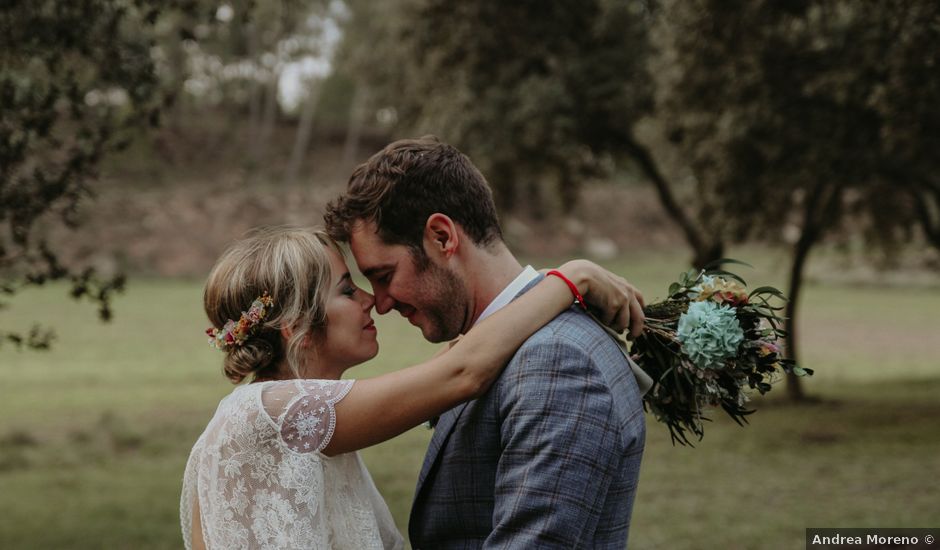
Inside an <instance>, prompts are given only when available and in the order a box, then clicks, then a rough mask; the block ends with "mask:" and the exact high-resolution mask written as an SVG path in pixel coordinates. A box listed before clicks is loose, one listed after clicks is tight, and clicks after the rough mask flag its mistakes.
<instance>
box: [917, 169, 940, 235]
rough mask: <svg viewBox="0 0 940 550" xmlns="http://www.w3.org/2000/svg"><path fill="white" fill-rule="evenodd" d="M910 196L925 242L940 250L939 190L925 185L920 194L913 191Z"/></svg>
mask: <svg viewBox="0 0 940 550" xmlns="http://www.w3.org/2000/svg"><path fill="white" fill-rule="evenodd" d="M911 195H912V198H913V200H914V207H915V209H916V210H917V216H918V218H919V219H920V225H921V228H922V229H923V230H924V236H925V237H926V238H927V242H929V243H930V244H931V245H933V247H934V248H938V249H940V189H937V188H934V187H932V186H930V185H929V184H925V185H923V190H922V192H918V190H914V191H913V192H912V193H911Z"/></svg>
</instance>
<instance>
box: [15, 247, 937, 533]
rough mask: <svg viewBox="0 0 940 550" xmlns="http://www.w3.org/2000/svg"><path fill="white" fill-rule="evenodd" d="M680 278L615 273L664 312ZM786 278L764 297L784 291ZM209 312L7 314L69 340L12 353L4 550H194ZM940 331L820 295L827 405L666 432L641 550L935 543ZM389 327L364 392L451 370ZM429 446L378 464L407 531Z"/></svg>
mask: <svg viewBox="0 0 940 550" xmlns="http://www.w3.org/2000/svg"><path fill="white" fill-rule="evenodd" d="M681 260H682V258H681V257H678V256H670V255H653V254H648V255H641V256H639V257H635V258H633V259H632V260H630V261H628V260H622V261H618V262H615V263H614V264H613V265H616V266H617V267H618V269H619V270H620V271H621V272H622V273H624V274H626V275H627V277H628V278H629V279H631V280H632V281H635V282H636V283H638V284H639V285H640V287H641V288H643V289H644V292H645V293H646V294H647V297H648V298H654V297H656V296H657V293H660V295H661V292H662V290H663V289H664V286H665V284H666V283H667V282H668V280H669V279H670V278H671V277H674V276H675V274H676V272H677V271H679V269H681V265H682V264H681ZM777 269H779V264H773V263H770V264H769V267H764V269H763V270H758V271H757V272H756V273H757V275H752V277H756V278H757V279H763V280H761V281H760V282H762V283H763V282H767V281H768V280H769V281H770V282H776V283H778V284H779V282H780V281H779V278H778V276H776V275H774V273H776V272H777ZM742 273H745V272H742ZM201 292H202V289H201V282H187V281H144V280H133V281H132V282H131V285H130V289H129V293H128V294H127V296H124V297H121V298H119V299H118V301H117V303H116V304H115V305H116V307H115V313H116V319H117V321H116V322H115V323H113V324H109V325H102V324H99V323H97V322H96V321H95V320H94V315H93V312H92V311H91V308H89V307H88V306H84V305H79V304H74V303H72V302H70V301H67V300H66V299H65V298H64V292H63V291H62V289H61V288H60V289H55V288H53V289H46V290H44V291H42V292H29V293H28V294H23V295H21V296H19V297H17V300H16V302H15V303H14V305H13V307H11V308H10V309H7V310H4V311H3V312H2V314H0V326H2V327H4V328H12V327H14V326H17V327H21V326H23V325H28V322H27V321H31V320H34V319H35V320H40V321H43V322H47V323H48V324H51V325H53V326H55V327H56V328H57V330H58V332H59V338H58V341H57V342H56V346H55V349H54V350H53V351H50V352H46V353H36V352H17V351H15V350H13V349H12V348H10V347H9V346H5V347H4V348H2V349H0V376H2V381H0V548H3V549H8V548H11V549H19V548H24V549H38V548H69V549H83V548H89V549H90V548H96V549H97V548H109V549H111V548H115V549H117V548H128V549H131V548H133V549H143V548H178V547H179V546H180V538H179V526H178V524H179V521H178V512H177V506H178V499H179V486H180V478H181V473H182V469H183V465H184V463H185V460H186V458H187V455H188V452H189V449H190V447H191V445H192V443H193V442H194V441H195V439H196V437H197V436H198V435H199V433H200V432H201V430H202V428H203V427H204V425H205V423H206V421H207V420H208V419H209V417H210V416H211V414H212V412H213V411H214V409H215V406H216V404H217V403H218V400H219V399H220V398H221V397H222V396H224V395H225V394H226V393H228V392H229V391H230V390H231V387H230V385H229V384H228V383H227V382H226V381H225V380H224V379H223V377H222V376H221V374H220V357H219V355H218V352H215V351H214V350H211V349H210V348H209V347H208V346H207V345H206V344H205V340H204V338H203V337H202V336H201V334H202V330H203V329H204V328H205V325H206V322H205V321H204V318H203V314H202V311H201V298H202V295H201ZM936 311H940V290H938V289H919V290H918V289H905V288H888V289H882V288H873V287H854V288H849V287H837V286H831V285H811V286H809V287H808V288H807V289H806V294H805V300H804V301H803V310H802V314H801V316H800V322H801V327H802V334H803V342H802V346H803V348H802V349H803V353H804V356H803V360H804V364H805V365H806V366H810V367H812V368H815V369H816V370H817V376H816V377H815V379H813V380H811V381H810V382H809V383H808V384H807V389H808V391H809V393H810V394H811V395H814V396H818V397H820V398H821V401H820V402H819V403H818V404H815V405H812V406H806V407H794V406H790V405H788V404H786V403H784V402H782V401H781V400H780V397H782V396H781V395H771V396H770V397H769V398H768V399H765V400H758V401H757V402H755V406H756V407H757V408H758V409H759V411H758V413H757V414H755V415H754V416H753V417H752V418H753V420H752V421H751V425H750V426H748V427H746V428H739V427H738V426H736V425H735V424H733V423H732V422H730V421H726V420H725V419H724V418H716V422H714V423H713V424H711V425H709V426H708V427H707V430H706V431H707V435H706V438H705V440H704V441H703V442H701V444H699V445H698V447H697V448H695V449H689V448H682V447H678V448H677V447H673V446H671V445H670V443H669V437H668V433H667V432H666V430H665V429H664V428H663V427H661V426H659V425H657V423H656V422H655V421H654V420H653V419H650V420H649V430H650V435H649V439H648V442H647V451H646V455H645V458H644V464H643V471H642V477H641V480H640V493H639V495H638V498H637V502H636V506H635V509H634V515H633V527H632V530H631V541H632V544H631V547H632V548H641V549H646V548H650V549H654V548H663V549H665V548H669V549H681V548H801V547H802V545H803V542H802V541H803V529H804V528H806V527H811V526H816V527H823V526H889V527H913V526H930V525H933V526H936V525H937V524H938V516H937V510H940V490H938V489H937V485H936V482H935V480H936V479H937V477H938V475H940V460H938V459H937V457H938V456H940V423H938V422H937V418H938V417H940V399H938V398H937V394H938V393H940V342H938V339H937V338H936V335H937V334H938V333H940V319H938V317H937V316H936V314H935V312H936ZM21 320H22V322H20V321H21ZM378 325H379V338H380V342H381V344H382V351H381V352H380V355H379V358H378V359H377V360H374V361H372V362H370V363H368V364H366V365H363V366H361V367H359V368H357V369H355V370H354V371H351V372H350V374H349V376H351V377H361V376H369V375H372V374H376V373H380V372H385V371H388V370H392V369H396V368H399V367H402V366H404V365H407V364H409V363H413V362H415V361H418V360H421V359H422V358H425V357H427V356H428V355H429V354H430V353H431V352H432V350H433V348H432V347H431V346H429V345H428V344H426V343H425V342H424V341H423V340H421V338H420V335H419V334H418V333H417V332H412V329H411V327H409V326H408V325H407V324H406V323H403V322H401V321H400V320H398V319H395V318H384V317H383V318H380V319H379V320H378ZM778 393H781V394H782V393H783V392H782V391H778ZM429 437H430V432H429V431H428V430H426V429H424V428H416V429H414V430H412V431H411V432H409V433H407V434H405V435H404V436H402V437H399V438H397V439H396V440H394V441H391V442H388V443H385V444H382V445H379V446H377V447H374V448H371V449H367V450H366V451H364V453H363V454H364V456H365V459H366V462H367V463H368V464H369V466H370V469H371V471H372V474H373V476H374V478H375V480H376V483H377V484H378V485H379V488H380V490H381V491H382V493H383V494H384V495H385V497H386V498H387V499H388V501H389V504H390V506H391V508H392V511H393V513H394V514H395V518H396V521H397V522H398V525H399V527H400V528H401V529H402V530H403V531H404V530H405V529H406V527H407V517H408V508H409V506H410V501H411V496H412V491H413V488H414V481H415V478H416V476H417V472H418V469H419V467H420V463H421V459H422V457H423V454H424V449H425V446H426V443H427V441H428V439H429Z"/></svg>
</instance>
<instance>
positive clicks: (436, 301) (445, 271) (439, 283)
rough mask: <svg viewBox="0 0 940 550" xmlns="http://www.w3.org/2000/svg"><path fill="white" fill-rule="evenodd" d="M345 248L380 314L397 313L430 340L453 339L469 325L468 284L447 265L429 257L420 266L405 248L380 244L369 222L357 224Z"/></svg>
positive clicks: (380, 241)
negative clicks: (360, 273) (350, 252)
mask: <svg viewBox="0 0 940 550" xmlns="http://www.w3.org/2000/svg"><path fill="white" fill-rule="evenodd" d="M349 248H350V250H352V253H353V256H354V257H355V258H356V264H357V265H358V266H359V270H360V271H362V274H363V275H365V276H366V278H367V279H368V280H369V282H370V283H371V284H372V293H373V294H374V295H375V310H376V311H377V312H378V313H379V314H381V315H384V314H385V313H388V312H389V311H391V310H393V309H394V310H396V311H398V313H399V314H400V315H401V316H402V317H404V318H406V319H408V322H410V323H411V324H412V325H414V326H416V327H418V328H420V329H421V333H422V334H423V335H424V338H425V339H426V340H428V341H429V342H445V341H448V340H452V339H454V338H456V337H457V336H458V335H459V334H460V333H461V332H462V330H463V328H464V326H466V325H467V324H468V320H469V316H471V315H472V304H471V303H470V298H469V293H468V291H467V286H466V284H465V283H464V281H463V280H462V279H461V278H460V277H459V276H458V274H457V273H455V272H454V271H453V270H452V269H450V268H449V267H448V266H447V265H439V264H438V263H437V262H435V260H434V259H433V258H428V261H427V262H423V263H424V264H425V265H419V263H418V262H416V261H415V258H414V255H413V254H412V252H411V250H410V249H409V248H408V247H406V246H404V245H390V244H385V243H384V242H383V241H382V239H381V238H380V237H379V236H378V233H377V232H376V228H375V224H374V223H369V224H363V223H360V224H358V225H357V226H356V227H355V228H354V229H353V231H352V232H351V234H350V238H349Z"/></svg>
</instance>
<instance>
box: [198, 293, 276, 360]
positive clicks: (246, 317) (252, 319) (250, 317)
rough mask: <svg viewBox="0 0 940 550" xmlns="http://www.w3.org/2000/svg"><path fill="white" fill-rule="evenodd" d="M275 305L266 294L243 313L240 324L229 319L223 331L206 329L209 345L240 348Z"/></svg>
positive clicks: (220, 347)
mask: <svg viewBox="0 0 940 550" xmlns="http://www.w3.org/2000/svg"><path fill="white" fill-rule="evenodd" d="M273 305H274V299H273V298H271V297H270V296H268V293H267V292H265V293H264V294H262V295H261V296H260V297H258V298H257V299H255V301H254V302H252V303H251V307H250V308H248V311H243V312H242V316H241V317H240V318H239V319H238V322H237V323H236V322H235V321H233V320H231V319H229V320H228V321H227V322H226V323H225V326H223V327H222V330H219V329H217V328H215V327H209V328H207V329H206V334H207V335H209V345H210V346H213V347H214V348H215V349H220V350H225V349H227V348H229V347H231V346H240V345H242V344H243V343H244V342H245V340H247V339H248V337H249V336H251V332H252V330H254V328H255V327H257V326H258V325H260V324H261V322H262V321H264V318H265V317H267V315H268V311H270V310H271V306H273Z"/></svg>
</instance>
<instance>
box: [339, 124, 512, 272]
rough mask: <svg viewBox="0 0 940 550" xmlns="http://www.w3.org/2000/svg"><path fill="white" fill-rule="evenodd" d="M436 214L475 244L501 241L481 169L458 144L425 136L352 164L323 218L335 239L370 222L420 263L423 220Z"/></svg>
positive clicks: (346, 238) (392, 145)
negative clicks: (343, 186)
mask: <svg viewBox="0 0 940 550" xmlns="http://www.w3.org/2000/svg"><path fill="white" fill-rule="evenodd" d="M435 213H441V214H444V215H446V216H448V217H450V218H451V219H452V220H454V222H456V223H457V224H459V225H460V227H461V228H463V230H464V231H465V232H466V233H467V235H468V236H469V237H470V239H471V240H472V241H473V242H474V243H475V244H476V245H478V246H482V247H488V246H489V245H491V244H493V243H495V242H497V241H502V238H503V235H502V232H501V230H500V228H499V220H498V218H497V215H496V205H495V203H494V202H493V193H492V191H491V190H490V187H489V185H488V184H487V183H486V179H485V178H484V177H483V174H481V173H480V171H479V170H478V169H477V168H476V166H474V165H473V163H471V162H470V159H469V158H467V156H466V155H464V154H463V153H461V152H460V151H458V150H457V148H455V147H453V146H451V145H448V144H446V143H442V142H441V141H440V140H439V139H437V138H436V137H434V136H424V137H421V138H418V139H402V140H398V141H395V142H392V143H390V144H389V145H387V146H386V147H385V148H384V149H382V150H381V151H379V152H378V153H376V154H375V155H373V156H372V157H371V158H370V159H369V160H367V161H366V162H364V163H362V164H360V165H359V166H358V167H356V169H355V170H354V171H353V173H352V176H350V178H349V183H348V184H347V188H346V192H345V193H344V194H343V195H341V196H340V197H338V198H337V199H335V200H333V201H331V202H330V203H329V204H328V205H327V207H326V215H325V216H324V220H325V224H326V230H327V232H328V233H329V234H330V236H331V237H332V238H333V239H334V240H336V241H339V242H349V238H350V234H351V233H352V230H353V227H354V226H355V224H356V223H359V222H365V223H369V222H374V223H375V225H376V227H377V229H378V235H379V237H380V238H381V239H382V241H383V242H384V243H386V244H400V245H405V246H407V247H409V248H410V249H411V251H412V254H413V256H414V257H415V259H416V260H417V261H418V263H419V265H421V263H422V260H425V259H426V258H427V255H426V253H425V251H424V247H423V245H422V239H423V236H424V226H425V222H427V219H428V217H430V216H431V215H432V214H435Z"/></svg>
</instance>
